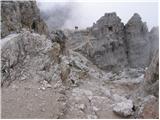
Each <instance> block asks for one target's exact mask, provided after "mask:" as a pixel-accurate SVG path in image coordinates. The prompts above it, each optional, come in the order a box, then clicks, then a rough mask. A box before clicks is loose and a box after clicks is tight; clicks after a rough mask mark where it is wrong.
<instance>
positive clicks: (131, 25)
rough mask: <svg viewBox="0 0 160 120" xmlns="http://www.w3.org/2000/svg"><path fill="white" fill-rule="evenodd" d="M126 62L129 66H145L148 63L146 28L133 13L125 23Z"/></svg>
mask: <svg viewBox="0 0 160 120" xmlns="http://www.w3.org/2000/svg"><path fill="white" fill-rule="evenodd" d="M125 32H126V33H125V35H126V47H127V57H128V62H129V65H130V66H131V67H147V66H148V65H149V63H150V61H149V60H150V58H149V57H150V43H149V38H148V28H147V25H146V23H144V22H142V20H141V17H140V15H139V14H137V13H135V14H134V15H133V16H132V17H131V19H130V20H129V21H128V23H127V24H126V25H125Z"/></svg>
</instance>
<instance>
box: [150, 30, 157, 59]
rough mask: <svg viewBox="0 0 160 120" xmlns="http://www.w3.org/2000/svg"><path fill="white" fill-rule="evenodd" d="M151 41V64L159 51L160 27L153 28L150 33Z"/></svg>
mask: <svg viewBox="0 0 160 120" xmlns="http://www.w3.org/2000/svg"><path fill="white" fill-rule="evenodd" d="M149 41H150V47H151V51H150V62H151V61H152V58H153V57H154V54H155V52H156V51H157V50H158V49H159V27H153V28H152V29H151V31H150V32H149Z"/></svg>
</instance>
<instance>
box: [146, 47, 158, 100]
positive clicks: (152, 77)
mask: <svg viewBox="0 0 160 120" xmlns="http://www.w3.org/2000/svg"><path fill="white" fill-rule="evenodd" d="M144 88H145V91H146V92H147V93H149V94H153V95H154V96H156V97H158V96H159V94H158V93H159V92H158V91H159V52H158V50H157V51H156V52H155V54H154V56H153V58H152V61H151V64H150V65H149V68H148V70H147V71H146V73H145V82H144Z"/></svg>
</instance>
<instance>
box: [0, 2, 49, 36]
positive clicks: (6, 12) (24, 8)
mask: <svg viewBox="0 0 160 120" xmlns="http://www.w3.org/2000/svg"><path fill="white" fill-rule="evenodd" d="M1 17H2V18H1V21H2V22H1V29H2V31H1V37H5V36H7V35H9V34H10V33H13V32H19V31H20V30H21V28H28V29H30V30H31V29H33V30H34V31H36V32H38V33H40V34H48V30H47V26H46V24H45V23H44V21H43V20H42V19H41V17H40V12H39V9H38V7H37V5H36V2H35V1H25V2H24V1H23V2H22V1H2V2H1Z"/></svg>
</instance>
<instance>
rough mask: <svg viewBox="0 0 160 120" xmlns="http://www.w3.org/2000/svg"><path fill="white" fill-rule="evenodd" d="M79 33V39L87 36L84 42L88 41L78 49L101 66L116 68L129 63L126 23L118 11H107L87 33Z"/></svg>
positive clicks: (106, 68) (107, 68)
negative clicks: (126, 47) (122, 20)
mask: <svg viewBox="0 0 160 120" xmlns="http://www.w3.org/2000/svg"><path fill="white" fill-rule="evenodd" d="M76 33H77V32H76ZM83 33H85V32H83ZM78 35H79V37H77V39H79V38H80V36H85V37H84V38H85V40H83V42H84V43H86V44H84V45H82V47H81V48H78V51H81V52H82V53H83V54H85V55H86V56H87V57H88V58H89V59H90V60H91V61H93V62H94V64H96V65H97V66H98V67H99V68H101V69H104V70H111V69H112V70H113V69H115V70H116V69H117V68H123V67H125V66H126V65H127V56H126V53H125V41H124V37H125V36H124V24H123V23H122V22H121V19H120V18H119V17H118V16H117V15H116V13H106V14H105V15H104V16H103V17H101V18H100V19H99V20H98V21H97V22H96V23H95V24H94V25H93V26H92V27H91V28H88V30H86V34H85V35H83V34H78ZM75 38H76V37H75V36H74V39H75ZM84 38H83V39H84ZM79 40H80V39H79Z"/></svg>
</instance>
